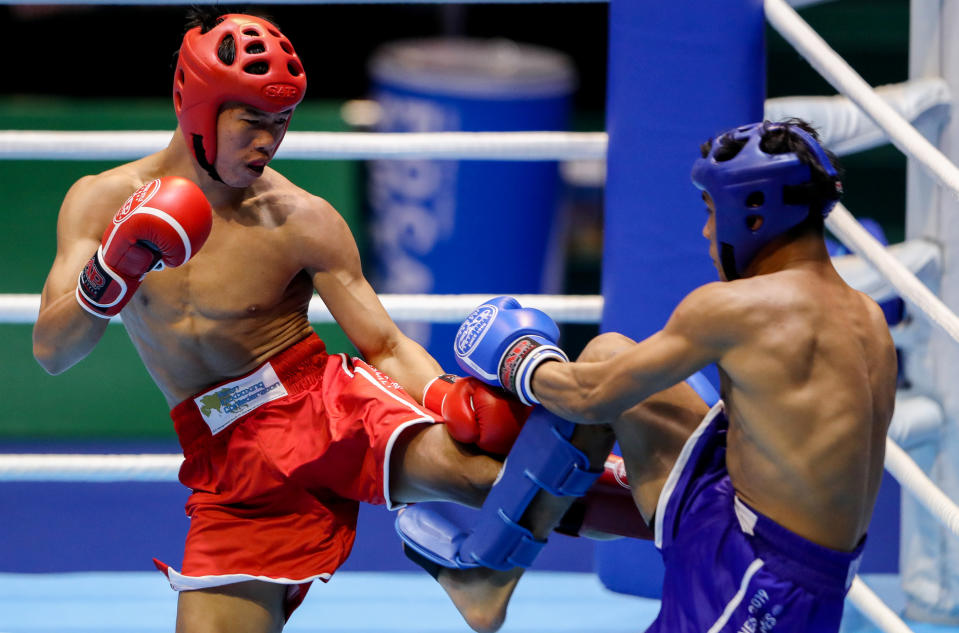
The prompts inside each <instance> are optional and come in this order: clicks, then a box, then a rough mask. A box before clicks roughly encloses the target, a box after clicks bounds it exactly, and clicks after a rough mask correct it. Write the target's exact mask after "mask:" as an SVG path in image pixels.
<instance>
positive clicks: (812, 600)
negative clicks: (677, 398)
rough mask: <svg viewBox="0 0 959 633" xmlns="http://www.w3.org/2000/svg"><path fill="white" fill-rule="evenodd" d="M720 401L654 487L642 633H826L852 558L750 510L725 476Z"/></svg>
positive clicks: (834, 624) (830, 632)
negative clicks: (654, 566)
mask: <svg viewBox="0 0 959 633" xmlns="http://www.w3.org/2000/svg"><path fill="white" fill-rule="evenodd" d="M727 427H728V422H727V420H726V415H725V409H724V406H723V403H722V402H719V403H718V404H717V405H716V406H714V407H713V408H712V409H710V411H709V413H708V414H707V415H706V417H705V418H704V419H703V421H702V423H701V424H700V425H699V427H697V428H696V430H695V431H694V432H693V434H692V435H691V436H690V437H689V439H688V440H687V442H686V444H685V445H684V446H683V449H682V451H681V452H680V455H679V458H678V459H677V460H676V464H675V465H674V466H673V469H672V471H671V472H670V474H669V477H668V478H667V480H666V483H665V485H664V486H663V491H662V493H661V495H660V498H659V502H658V504H657V508H656V520H655V526H654V527H655V543H656V547H657V548H659V549H660V551H661V552H662V555H663V561H664V562H665V565H666V576H665V580H664V583H663V599H662V606H661V608H660V613H659V616H658V617H657V618H656V621H655V622H653V624H652V625H651V626H650V627H649V629H647V631H648V632H652V633H808V632H815V633H835V632H836V631H838V630H839V625H840V620H841V618H842V610H843V603H844V598H845V595H846V592H847V591H848V589H849V585H850V584H851V582H852V579H853V578H854V577H855V574H856V571H857V569H858V566H859V560H860V558H861V556H862V549H863V545H864V543H865V537H864V538H863V542H861V543H860V544H859V546H858V547H857V548H856V549H855V550H854V551H852V552H839V551H835V550H831V549H828V548H825V547H822V546H820V545H817V544H815V543H812V542H810V541H808V540H806V539H804V538H802V537H801V536H799V535H797V534H795V533H793V532H790V531H789V530H787V529H786V528H784V527H782V526H781V525H779V524H777V523H776V522H774V521H773V520H772V519H770V518H768V517H766V516H763V515H762V514H760V513H758V512H756V511H755V510H754V509H752V508H750V507H749V506H748V505H746V503H744V502H743V501H742V500H741V499H739V498H738V497H737V496H736V491H735V490H734V489H733V486H732V482H731V481H730V479H729V473H728V472H727V470H726V430H727Z"/></svg>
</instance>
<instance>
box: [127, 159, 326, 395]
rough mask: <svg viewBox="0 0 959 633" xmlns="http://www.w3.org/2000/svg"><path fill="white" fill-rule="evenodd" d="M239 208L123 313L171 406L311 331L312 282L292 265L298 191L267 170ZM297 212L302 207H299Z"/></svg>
mask: <svg viewBox="0 0 959 633" xmlns="http://www.w3.org/2000/svg"><path fill="white" fill-rule="evenodd" d="M252 189H253V191H252V193H253V195H251V196H250V197H247V198H245V199H243V200H242V202H241V204H240V205H239V206H238V207H236V208H216V209H214V216H213V229H212V231H211V233H210V238H209V240H208V241H207V243H206V245H205V246H204V247H203V249H202V250H201V251H200V252H199V253H197V255H196V256H195V257H194V258H193V259H192V260H191V261H189V262H188V263H187V264H186V265H184V266H181V267H179V268H176V269H168V270H164V271H161V272H159V273H151V274H149V275H147V277H146V279H145V280H144V282H143V284H142V285H141V287H140V289H139V290H138V291H137V294H136V295H135V297H134V298H133V300H132V301H131V302H130V304H128V306H127V307H126V308H125V309H124V311H123V323H124V325H125V326H126V328H127V331H128V332H129V334H130V338H131V340H132V341H133V344H134V345H135V346H136V348H137V351H138V352H139V353H140V356H141V358H142V359H143V362H144V364H145V365H146V367H147V369H148V371H149V372H150V374H151V375H152V376H153V379H154V380H155V381H156V383H157V385H158V386H159V388H160V389H161V390H162V391H163V393H164V395H165V396H166V399H167V402H168V403H169V404H170V405H171V406H172V405H174V404H176V403H177V402H179V401H181V400H183V399H185V398H187V397H189V396H191V395H193V394H195V393H197V392H198V391H200V390H203V389H204V388H205V387H207V386H209V385H210V384H212V383H215V382H218V381H221V380H223V379H225V378H230V377H233V376H237V375H240V374H243V373H245V372H247V371H249V370H251V369H253V368H254V367H256V366H257V365H258V364H260V363H261V362H262V361H263V360H265V359H266V358H268V357H270V356H272V355H273V354H275V353H277V352H278V351H280V350H282V349H285V348H286V347H289V346H290V345H291V344H293V343H295V342H296V341H298V340H300V339H302V338H303V337H304V336H306V335H307V334H309V333H310V332H311V331H312V328H311V326H310V323H309V321H308V319H307V307H308V305H309V301H310V298H311V297H312V295H313V285H312V282H311V279H310V277H309V276H308V275H307V273H306V272H305V271H304V270H303V266H302V264H301V263H299V262H297V261H296V259H295V258H294V257H293V256H292V253H293V252H295V250H294V249H291V242H292V241H293V240H295V239H297V236H296V235H294V234H292V232H293V231H295V230H296V228H295V226H293V225H295V222H290V221H289V217H288V215H289V204H288V203H286V204H284V203H283V202H281V200H282V198H283V196H284V195H286V196H290V195H296V190H295V188H294V187H293V185H291V184H290V183H289V182H288V181H286V180H285V179H283V178H282V177H280V176H279V175H278V174H276V172H273V171H272V170H268V171H267V172H266V173H265V174H264V176H263V179H262V181H261V182H258V183H256V185H255V186H254V187H253V188H252ZM294 206H295V205H294Z"/></svg>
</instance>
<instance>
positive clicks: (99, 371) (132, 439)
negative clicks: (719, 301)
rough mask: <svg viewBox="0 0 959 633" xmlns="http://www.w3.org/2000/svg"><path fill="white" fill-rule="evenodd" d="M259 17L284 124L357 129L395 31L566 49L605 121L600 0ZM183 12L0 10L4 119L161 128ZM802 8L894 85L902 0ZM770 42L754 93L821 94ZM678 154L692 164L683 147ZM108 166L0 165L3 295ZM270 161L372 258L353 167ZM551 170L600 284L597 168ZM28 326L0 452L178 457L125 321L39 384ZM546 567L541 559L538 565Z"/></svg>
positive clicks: (576, 279)
mask: <svg viewBox="0 0 959 633" xmlns="http://www.w3.org/2000/svg"><path fill="white" fill-rule="evenodd" d="M238 8H240V9H242V8H243V7H238ZM259 9H263V10H265V12H266V13H267V14H268V15H269V16H271V17H272V18H273V19H274V20H275V21H276V22H277V23H278V24H279V25H280V27H281V28H282V29H283V30H284V32H285V34H286V35H287V36H289V37H290V39H291V40H292V42H293V43H294V45H295V46H296V49H297V52H298V54H299V55H300V57H301V59H302V60H303V62H304V65H305V67H306V70H307V74H308V76H309V88H308V93H307V98H306V101H305V102H304V103H303V104H302V105H301V106H300V107H299V108H298V110H297V113H296V115H295V116H294V117H293V120H292V125H291V127H290V129H291V130H292V131H302V130H318V131H343V130H350V129H357V125H358V121H356V120H354V119H351V118H350V116H348V115H347V116H344V112H349V109H345V108H344V106H345V105H346V104H347V103H349V102H352V101H354V100H361V99H366V98H368V96H369V94H370V91H371V80H370V76H369V73H368V69H367V63H368V61H369V59H370V58H371V56H372V55H373V53H374V51H376V50H377V49H378V47H380V46H381V45H383V44H385V43H388V42H392V41H395V40H401V39H407V38H417V37H433V36H466V37H475V38H507V39H510V40H514V41H517V42H522V43H528V44H535V45H539V46H544V47H548V48H551V49H554V50H556V51H559V52H561V53H564V54H565V55H567V56H568V57H569V59H570V60H571V61H572V63H573V65H574V68H575V71H576V75H577V78H578V80H577V87H576V90H575V92H574V94H573V98H572V119H571V128H572V129H575V130H579V131H593V130H603V129H604V106H605V82H606V31H607V15H608V7H607V5H605V4H602V3H586V4H556V5H551V4H533V5H514V4H510V5H486V6H484V5H457V4H454V5H357V6H344V5H331V6H324V5H316V6H310V5H269V6H263V7H259ZM184 12H185V10H184V8H183V7H149V6H138V7H116V6H109V7H106V6H104V7H99V6H98V7H93V6H91V7H78V6H29V5H21V6H3V7H0V26H2V27H3V32H4V40H5V42H4V43H5V48H6V50H7V51H8V56H7V57H6V58H5V59H6V63H5V64H4V73H3V76H4V81H3V82H0V128H2V129H50V130H113V129H154V130H165V129H169V130H172V129H173V128H174V127H175V123H176V122H175V118H174V115H173V111H172V108H171V107H170V89H171V88H170V85H171V77H172V72H173V70H172V69H173V54H174V52H175V50H176V48H177V47H178V45H179V41H180V37H181V35H182V30H183V29H182V25H183V17H184ZM801 13H802V15H803V16H804V17H805V18H806V19H807V20H808V21H809V22H810V23H811V24H812V26H813V28H815V29H816V30H817V31H818V32H819V33H820V34H821V35H822V36H823V37H824V38H825V39H826V41H827V42H829V43H830V44H831V45H832V46H833V47H834V48H835V49H836V50H837V51H838V52H839V54H840V55H842V56H843V57H845V58H846V59H847V60H848V61H849V63H850V64H851V65H852V66H853V67H854V68H856V69H857V70H858V71H859V72H860V74H862V75H863V77H864V78H865V79H866V80H867V81H868V82H869V83H871V84H872V85H874V86H875V85H881V84H885V83H891V82H898V81H904V80H905V79H906V78H907V47H908V44H907V38H908V27H909V25H908V18H909V15H908V3H904V2H900V1H898V0H842V2H831V3H825V4H823V5H820V6H814V7H810V8H807V9H803V10H802V12H801ZM717 28H721V25H717ZM731 36H732V35H731ZM767 46H768V64H767V67H768V77H767V86H768V95H767V96H769V97H776V96H786V95H797V94H810V95H812V94H834V90H833V89H832V88H831V87H830V86H828V85H827V84H826V83H825V81H823V80H822V79H821V78H820V77H819V76H818V75H817V74H816V73H815V72H814V71H813V70H812V69H810V68H809V66H808V65H807V64H806V62H805V61H804V60H802V59H801V58H800V57H799V55H798V54H797V53H796V52H795V51H794V50H793V49H792V48H791V47H790V46H788V45H787V44H786V43H785V42H783V41H782V40H781V39H780V38H779V36H778V35H777V34H776V33H774V32H773V31H771V30H769V29H767ZM10 55H12V56H10ZM703 107H708V104H703ZM689 149H690V162H692V160H693V159H694V158H695V156H696V155H697V148H692V147H691V148H689ZM114 164H115V163H108V162H90V161H78V162H70V161H21V162H16V161H6V162H2V163H0V209H2V210H0V217H2V219H3V222H4V225H5V226H4V228H3V229H0V235H2V238H0V243H2V248H0V264H2V270H4V271H5V274H4V275H2V276H0V293H39V292H40V289H41V287H42V284H43V280H44V278H45V276H46V272H47V270H48V268H49V266H50V263H51V261H52V258H53V255H54V252H55V226H56V216H57V210H58V207H59V203H60V201H61V200H62V198H63V195H64V194H65V193H66V191H67V189H68V188H69V186H70V185H71V184H72V183H73V182H74V181H75V180H76V179H77V178H79V177H81V176H83V175H85V174H89V173H96V172H98V171H102V170H104V169H107V168H109V167H111V166H113V165H114ZM845 164H846V166H847V169H848V174H847V177H846V180H845V184H846V190H847V192H848V193H847V196H846V200H845V202H846V205H847V206H848V207H849V208H850V209H851V210H853V211H854V212H856V213H857V214H859V215H861V216H871V217H874V218H877V219H878V220H879V221H880V222H881V223H882V225H883V226H884V228H885V230H886V233H887V236H888V237H889V239H890V241H891V242H897V241H901V240H902V236H903V224H904V220H903V209H904V204H905V171H904V166H905V159H904V158H903V157H902V156H901V155H900V154H899V153H898V152H897V151H896V150H894V149H893V148H891V147H888V146H887V147H884V148H879V149H875V150H871V151H868V152H864V153H861V154H857V155H854V156H850V157H848V158H847V159H846V160H845ZM274 165H275V166H276V168H277V169H279V170H280V171H281V172H283V173H284V174H285V175H287V176H288V177H289V178H291V180H292V181H293V182H295V183H296V184H298V185H300V186H302V187H304V188H306V189H308V190H309V191H311V192H313V193H315V194H317V195H320V196H323V197H325V198H326V199H328V200H329V201H330V202H331V203H332V204H333V205H334V206H335V207H336V208H337V209H338V210H339V211H340V212H341V213H342V214H343V215H344V216H345V217H346V218H347V220H348V222H349V223H350V226H351V228H352V229H353V231H354V234H355V236H356V238H357V241H358V242H359V244H360V246H361V250H363V251H365V253H364V254H365V256H366V257H365V259H366V261H370V259H371V257H370V255H371V253H370V252H369V246H368V245H369V231H368V229H369V223H368V217H369V212H368V205H367V202H366V191H367V175H368V171H367V168H366V166H365V165H363V164H362V163H359V162H337V161H325V162H319V161H276V162H275V164H274ZM560 173H561V174H563V176H564V179H563V191H562V195H561V198H560V202H559V204H558V207H557V210H556V213H557V217H562V218H565V219H564V220H563V221H564V222H566V223H567V226H568V232H567V236H566V238H565V240H564V243H563V251H562V258H563V262H564V267H563V274H562V280H561V286H562V287H561V290H562V291H563V292H567V293H587V294H589V293H596V292H598V291H599V287H600V283H599V279H600V269H599V261H600V252H599V249H600V247H601V239H600V235H601V230H602V178H601V171H599V172H598V173H597V171H596V170H595V169H590V168H589V166H588V165H587V166H583V165H579V166H576V165H566V166H563V169H561V170H560ZM689 204H690V207H691V208H698V207H699V205H700V202H699V198H698V195H696V194H695V192H694V191H693V190H692V187H690V200H689ZM317 329H318V330H319V331H320V333H321V335H322V336H323V337H324V338H325V339H326V340H327V341H328V344H329V346H330V347H331V348H332V349H333V350H334V351H341V350H350V349H351V348H350V345H349V342H348V341H346V340H345V338H344V337H343V336H342V334H341V333H340V332H339V331H338V329H337V328H336V327H335V326H318V328H317ZM30 331H31V326H29V325H10V324H0V359H2V360H0V397H2V400H0V402H2V411H0V451H3V452H27V451H47V450H89V451H93V452H101V451H104V450H116V451H123V452H127V451H130V450H148V451H153V450H156V451H175V450H177V446H176V440H175V436H174V434H173V430H172V425H171V424H170V422H169V418H168V416H167V411H166V407H165V403H164V401H163V399H162V397H161V396H160V394H159V393H158V392H157V390H156V389H155V388H154V387H153V385H152V383H151V382H150V379H149V377H148V376H147V374H146V372H145V371H144V370H143V368H142V365H141V364H140V362H139V359H138V358H137V356H136V353H135V351H134V350H133V348H132V346H131V344H130V342H129V340H128V339H127V337H126V334H125V332H124V330H123V328H122V327H110V328H108V331H107V334H106V335H105V337H104V340H103V341H102V343H101V344H100V345H99V346H98V347H97V349H96V350H95V351H94V352H93V353H92V354H91V355H90V357H89V358H87V359H86V360H84V361H83V362H81V363H80V364H79V365H78V366H77V367H75V368H73V369H72V370H70V371H69V372H67V373H66V374H64V375H61V376H57V377H50V376H47V375H46V374H45V373H44V372H43V371H42V370H41V369H40V368H39V366H37V364H36V363H35V362H34V360H33V358H32V353H31V340H30ZM595 331H596V328H595V327H594V326H567V327H565V328H564V340H565V344H566V346H567V348H568V349H569V350H570V352H571V353H572V354H575V353H577V352H578V350H579V348H580V347H581V346H582V344H584V343H585V341H586V340H588V338H589V337H590V336H591V335H592V334H593V333H595ZM454 369H455V368H454V367H447V370H450V371H452V370H454ZM65 447H66V448H65ZM38 486H39V485H38ZM91 486H92V487H91ZM151 486H153V485H149V486H147V487H146V488H142V487H141V488H138V487H130V488H128V489H127V491H126V492H125V493H123V494H126V495H128V497H129V498H131V499H134V498H136V499H148V498H149V499H151V500H153V501H151V503H152V502H156V503H157V507H158V508H159V507H162V508H164V509H165V510H169V507H170V505H171V504H170V503H168V502H163V503H161V499H166V498H167V497H169V498H171V499H174V500H176V501H175V502H173V503H172V505H173V506H176V507H175V509H176V510H178V507H179V506H178V505H177V504H179V503H180V502H181V501H182V500H183V497H184V494H183V492H182V491H180V490H173V489H170V488H167V487H163V486H162V485H160V487H151ZM8 488H12V487H8ZM74 490H75V491H84V490H85V491H87V492H83V493H82V494H80V493H74V495H73V501H72V502H75V503H76V505H77V507H80V506H82V507H96V505H97V504H99V503H102V502H104V500H105V499H114V501H115V500H116V499H117V496H116V495H117V493H116V491H115V490H109V491H108V490H106V489H102V488H98V487H97V486H96V485H87V486H85V487H84V486H77V487H76V488H74ZM38 494H41V495H46V494H52V491H51V489H48V488H42V487H30V486H26V487H20V488H18V489H17V490H12V489H11V490H6V491H5V490H4V487H0V508H3V509H4V511H5V512H7V515H6V516H7V517H8V519H10V522H8V525H10V524H11V523H15V522H16V521H15V518H16V517H17V516H18V515H17V514H16V513H17V512H22V514H21V515H20V518H21V519H22V520H24V521H27V520H28V517H27V511H26V510H24V508H25V506H24V500H25V499H28V498H31V497H35V496H36V495H38ZM84 495H88V496H84ZM72 502H71V503H72ZM69 507H70V508H72V507H73V506H69ZM151 508H152V507H151ZM151 508H147V507H144V508H143V509H142V513H143V525H142V526H141V530H143V531H142V532H141V533H140V535H139V538H138V539H131V540H130V542H129V543H126V542H125V541H124V542H119V541H117V542H116V543H117V545H116V548H114V549H117V548H119V549H123V548H127V549H128V550H129V549H130V548H136V547H138V545H137V543H142V541H145V540H151V539H157V538H160V535H159V534H154V535H152V536H151V535H150V533H149V530H151V529H154V528H152V527H150V524H151V521H150V518H151V517H150V515H151V513H153V512H154V510H153V509H151ZM71 511H72V510H69V509H68V507H67V506H59V507H53V508H50V512H51V513H52V514H51V515H50V516H51V517H59V519H56V520H57V521H62V520H63V516H64V514H65V513H67V514H68V513H69V512H71ZM156 511H159V510H156ZM30 512H31V513H32V512H35V511H34V510H31V511H30ZM174 514H175V513H174ZM178 516H181V515H178ZM51 520H54V519H53V518H51ZM2 531H4V532H6V530H2ZM54 531H55V530H54ZM361 535H362V533H361ZM3 536H4V538H5V539H6V540H7V541H8V542H9V543H10V544H11V545H12V546H13V548H12V550H16V547H17V544H18V543H19V544H20V545H22V546H23V551H29V550H30V549H32V548H31V542H32V540H27V541H23V540H20V541H18V540H17V539H22V538H26V537H21V536H16V535H13V534H12V533H7V534H4V535H3ZM30 538H31V539H33V538H39V536H34V537H30ZM116 538H123V537H121V536H119V535H117V536H116ZM176 538H182V537H181V536H179V535H177V536H176ZM11 539H12V540H11ZM154 553H156V552H154ZM93 555H94V556H102V555H103V554H102V553H97V552H94V554H93ZM10 556H11V555H10V554H7V556H6V563H5V562H4V558H3V557H2V556H0V569H2V568H7V569H19V568H21V567H23V566H26V567H29V566H30V564H33V563H30V560H33V559H32V558H31V559H30V560H27V559H26V558H25V559H24V561H23V562H22V565H21V563H17V562H16V561H15V560H14V559H13V558H11V557H10ZM28 558H29V557H28ZM546 559H547V560H546V562H547V564H549V557H548V556H547V557H546ZM61 560H62V558H61ZM140 560H143V559H140ZM170 562H174V561H172V560H171V561H170ZM564 564H566V563H564ZM584 564H586V563H584ZM104 565H107V563H104ZM54 566H56V565H54ZM61 566H62V563H61ZM587 566H588V565H587ZM87 568H89V567H87ZM107 568H108V567H107Z"/></svg>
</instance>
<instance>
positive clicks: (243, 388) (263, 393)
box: [193, 363, 287, 435]
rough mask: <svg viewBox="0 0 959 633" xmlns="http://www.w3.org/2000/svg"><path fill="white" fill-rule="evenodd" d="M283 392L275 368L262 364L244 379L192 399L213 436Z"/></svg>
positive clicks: (280, 396) (285, 393)
mask: <svg viewBox="0 0 959 633" xmlns="http://www.w3.org/2000/svg"><path fill="white" fill-rule="evenodd" d="M285 395H287V391H286V387H284V386H283V383H282V382H280V379H279V377H277V375H276V371H274V370H273V366H272V365H271V364H270V363H266V364H265V365H263V367H261V368H260V369H258V370H256V371H255V372H253V373H252V374H250V375H249V376H246V377H245V378H240V379H239V380H234V381H233V382H228V383H226V384H225V385H220V386H219V387H215V388H213V389H211V390H210V391H207V392H206V393H201V394H200V395H199V396H197V397H196V398H194V399H193V402H195V403H196V407H197V409H199V410H200V415H201V416H202V417H203V421H204V422H206V425H207V426H208V427H210V432H211V433H213V435H216V434H217V433H219V432H220V431H222V430H223V429H225V428H226V427H228V426H230V424H232V423H233V422H234V421H235V420H236V419H238V418H240V417H242V416H244V415H246V414H247V413H250V412H251V411H253V410H254V409H256V408H257V407H259V406H260V405H264V404H266V403H267V402H271V401H273V400H276V399H277V398H282V397H283V396H285Z"/></svg>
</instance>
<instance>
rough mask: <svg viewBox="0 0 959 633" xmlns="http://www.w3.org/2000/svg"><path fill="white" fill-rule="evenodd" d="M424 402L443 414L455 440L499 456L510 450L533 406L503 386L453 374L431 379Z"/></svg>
mask: <svg viewBox="0 0 959 633" xmlns="http://www.w3.org/2000/svg"><path fill="white" fill-rule="evenodd" d="M423 405H424V406H425V407H426V408H428V409H430V410H432V411H436V412H437V413H439V414H440V415H441V416H442V417H443V419H444V420H445V422H446V428H447V429H448V430H449V432H450V435H451V436H452V437H453V439H454V440H456V441H458V442H463V443H465V444H476V445H477V446H479V447H480V448H481V449H483V450H484V451H487V452H490V453H495V454H497V455H505V454H506V453H508V452H509V449H510V448H511V447H512V446H513V442H514V441H516V436H517V435H519V431H520V429H521V428H522V427H523V423H524V422H526V418H528V417H529V413H530V411H532V409H533V408H532V407H528V406H526V405H524V404H522V403H521V402H519V401H518V400H517V399H516V398H514V397H512V396H510V395H508V394H507V393H506V392H505V391H503V390H502V389H496V388H494V387H490V386H489V385H487V384H485V383H483V382H481V381H479V380H477V379H476V378H472V377H468V378H460V377H457V376H453V375H451V374H446V375H444V376H439V377H437V378H434V379H433V380H432V381H430V383H429V384H428V385H427V386H426V391H425V392H424V393H423Z"/></svg>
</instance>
